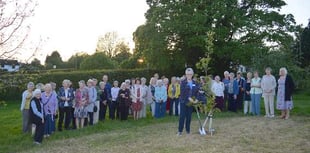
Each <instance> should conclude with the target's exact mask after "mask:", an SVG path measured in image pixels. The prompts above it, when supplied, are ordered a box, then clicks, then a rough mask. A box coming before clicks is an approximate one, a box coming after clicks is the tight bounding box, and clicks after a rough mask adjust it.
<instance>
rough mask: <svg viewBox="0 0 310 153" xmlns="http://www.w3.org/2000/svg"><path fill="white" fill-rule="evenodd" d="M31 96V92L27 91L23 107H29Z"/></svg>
mask: <svg viewBox="0 0 310 153" xmlns="http://www.w3.org/2000/svg"><path fill="white" fill-rule="evenodd" d="M31 98H32V93H28V95H27V97H26V101H25V107H24V109H30V101H31Z"/></svg>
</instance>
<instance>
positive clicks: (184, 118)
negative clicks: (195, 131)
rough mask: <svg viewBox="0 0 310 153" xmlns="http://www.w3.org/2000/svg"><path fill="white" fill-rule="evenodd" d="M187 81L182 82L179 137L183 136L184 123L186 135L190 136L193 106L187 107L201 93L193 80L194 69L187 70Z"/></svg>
mask: <svg viewBox="0 0 310 153" xmlns="http://www.w3.org/2000/svg"><path fill="white" fill-rule="evenodd" d="M185 75H186V79H185V80H183V81H182V82H181V96H180V108H181V109H180V110H181V112H180V118H179V128H178V135H179V136H180V135H182V132H183V128H184V122H185V129H186V133H187V134H190V124H191V119H192V111H193V107H192V106H187V104H188V103H189V98H192V97H197V96H198V91H199V85H198V83H197V82H195V81H194V80H193V75H194V71H193V69H192V68H187V69H186V70H185Z"/></svg>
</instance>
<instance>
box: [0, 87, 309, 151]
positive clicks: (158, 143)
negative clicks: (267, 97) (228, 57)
mask: <svg viewBox="0 0 310 153" xmlns="http://www.w3.org/2000/svg"><path fill="white" fill-rule="evenodd" d="M309 100H310V95H309V94H307V92H303V93H302V92H300V93H298V94H296V95H295V96H294V109H293V111H292V113H291V115H292V116H291V118H290V119H289V120H282V119H279V118H274V119H266V118H264V117H253V116H243V115H242V114H241V113H230V112H222V113H217V114H215V117H214V128H215V129H216V133H215V134H214V136H212V137H211V136H210V135H207V136H200V135H199V134H198V121H197V120H196V116H195V115H194V114H193V119H194V120H193V123H192V127H191V129H192V133H191V134H190V135H186V134H184V135H182V136H180V137H178V136H176V132H177V124H178V118H177V117H169V116H167V117H166V118H163V119H152V118H147V119H142V120H139V121H133V120H132V119H130V120H129V121H125V122H120V121H110V120H107V121H106V122H105V123H99V124H97V125H95V126H93V127H87V128H84V129H80V130H72V131H63V132H56V133H55V134H54V135H52V136H51V137H50V138H48V139H44V140H43V144H42V145H41V146H36V145H33V143H32V142H33V141H32V138H31V136H30V135H29V134H22V132H21V112H20V111H19V105H20V104H19V102H7V104H8V105H7V107H5V108H0V122H1V124H0V152H51V153H52V152H68V153H71V152H72V153H73V152H184V153H185V152H281V153H282V152H284V153H285V152H288V153H289V152H296V153H299V152H300V153H303V152H305V153H306V152H310V149H309V147H308V146H310V118H309V117H310V103H309ZM263 109H264V107H262V108H261V112H262V114H264V110H263ZM277 112H278V111H277ZM278 113H279V112H278Z"/></svg>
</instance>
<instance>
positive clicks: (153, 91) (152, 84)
mask: <svg viewBox="0 0 310 153" xmlns="http://www.w3.org/2000/svg"><path fill="white" fill-rule="evenodd" d="M156 82H157V79H156V78H155V77H152V78H151V79H150V85H149V90H150V91H151V94H152V98H151V100H152V101H151V111H152V116H153V117H155V88H156Z"/></svg>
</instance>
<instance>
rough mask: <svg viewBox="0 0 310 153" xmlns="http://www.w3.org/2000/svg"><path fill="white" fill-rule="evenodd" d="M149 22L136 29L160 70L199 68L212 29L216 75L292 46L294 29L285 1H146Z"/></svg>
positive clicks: (142, 52)
mask: <svg viewBox="0 0 310 153" xmlns="http://www.w3.org/2000/svg"><path fill="white" fill-rule="evenodd" d="M147 4H148V5H149V7H150V9H149V10H148V11H147V13H146V19H147V21H146V23H145V24H144V25H142V26H140V27H138V28H137V30H136V31H135V33H134V41H135V44H136V50H137V52H140V53H139V54H140V55H141V56H143V57H145V58H146V61H147V62H150V66H152V67H155V68H162V69H167V68H168V69H169V68H173V67H177V68H183V67H184V66H194V65H195V63H197V62H198V61H199V59H201V58H203V57H205V56H206V55H209V53H208V49H207V46H208V44H206V42H207V41H206V39H209V38H208V35H207V33H208V32H214V38H212V39H214V41H213V43H212V45H214V46H213V52H212V54H211V55H210V57H211V59H212V60H211V62H210V66H211V67H213V73H215V72H217V73H219V72H221V73H222V71H223V70H224V69H228V68H229V66H230V65H238V64H243V65H248V64H251V61H252V57H253V55H255V54H257V53H259V54H260V53H267V52H269V51H270V50H272V49H273V50H274V49H278V48H280V47H281V46H283V45H290V42H291V41H292V40H293V37H292V36H291V35H289V32H293V31H294V30H296V29H295V26H294V24H295V22H294V18H293V16H292V15H291V14H288V15H282V14H280V13H279V9H281V7H282V6H284V5H286V4H285V2H284V1H283V0H278V1H270V0H230V1H213V0H205V1H201V0H157V1H154V0H147Z"/></svg>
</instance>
